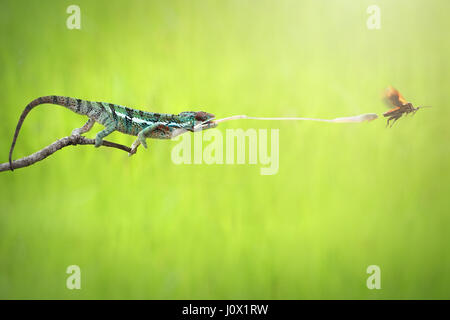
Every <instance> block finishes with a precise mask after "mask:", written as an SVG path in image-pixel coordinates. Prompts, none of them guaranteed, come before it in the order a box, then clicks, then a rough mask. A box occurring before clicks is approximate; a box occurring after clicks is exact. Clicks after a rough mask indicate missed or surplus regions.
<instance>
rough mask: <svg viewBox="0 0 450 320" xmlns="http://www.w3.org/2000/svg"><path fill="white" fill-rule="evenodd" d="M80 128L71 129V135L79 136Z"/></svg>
mask: <svg viewBox="0 0 450 320" xmlns="http://www.w3.org/2000/svg"><path fill="white" fill-rule="evenodd" d="M80 129H81V128H77V129H73V130H72V135H73V136H81V130H80Z"/></svg>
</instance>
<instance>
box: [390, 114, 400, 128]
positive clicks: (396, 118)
mask: <svg viewBox="0 0 450 320" xmlns="http://www.w3.org/2000/svg"><path fill="white" fill-rule="evenodd" d="M400 117H401V116H400ZM400 117H395V118H394V122H392V123H391V126H390V127H389V128H392V126H393V125H394V123H395V122H396V121H397V120H398V119H400Z"/></svg>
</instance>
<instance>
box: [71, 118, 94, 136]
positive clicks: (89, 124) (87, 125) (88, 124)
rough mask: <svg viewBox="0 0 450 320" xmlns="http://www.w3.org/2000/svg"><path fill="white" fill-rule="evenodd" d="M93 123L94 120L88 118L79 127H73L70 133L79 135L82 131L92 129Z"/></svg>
mask: <svg viewBox="0 0 450 320" xmlns="http://www.w3.org/2000/svg"><path fill="white" fill-rule="evenodd" d="M94 123H95V120H94V119H91V118H89V120H88V121H87V122H86V123H85V124H84V125H83V126H82V127H81V128H76V129H73V131H72V135H73V136H79V135H81V134H83V133H86V132H88V131H89V130H91V129H92V127H93V126H94Z"/></svg>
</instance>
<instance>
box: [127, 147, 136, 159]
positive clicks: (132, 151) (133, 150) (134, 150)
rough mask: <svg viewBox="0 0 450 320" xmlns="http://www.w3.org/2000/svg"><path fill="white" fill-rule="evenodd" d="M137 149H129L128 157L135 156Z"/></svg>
mask: <svg viewBox="0 0 450 320" xmlns="http://www.w3.org/2000/svg"><path fill="white" fill-rule="evenodd" d="M136 151H137V148H134V149H131V151H130V152H128V156H129V157H131V156H132V155H133V154H136Z"/></svg>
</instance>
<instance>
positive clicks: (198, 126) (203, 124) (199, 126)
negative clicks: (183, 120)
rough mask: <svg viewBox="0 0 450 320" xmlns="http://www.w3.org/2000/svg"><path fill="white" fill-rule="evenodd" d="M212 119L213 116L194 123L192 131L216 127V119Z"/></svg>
mask: <svg viewBox="0 0 450 320" xmlns="http://www.w3.org/2000/svg"><path fill="white" fill-rule="evenodd" d="M214 119H215V118H211V119H208V120H206V121H203V122H201V123H199V124H196V125H195V127H194V130H193V131H200V130H206V129H209V128H215V127H217V123H216V121H215V120H214Z"/></svg>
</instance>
